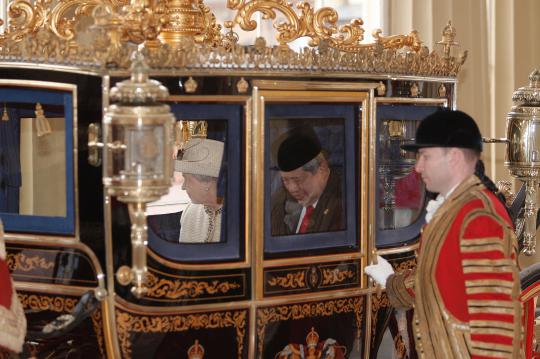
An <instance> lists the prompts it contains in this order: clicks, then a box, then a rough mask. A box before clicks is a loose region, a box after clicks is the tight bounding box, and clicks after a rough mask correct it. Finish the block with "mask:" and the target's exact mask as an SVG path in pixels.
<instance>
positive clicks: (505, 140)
mask: <svg viewBox="0 0 540 359" xmlns="http://www.w3.org/2000/svg"><path fill="white" fill-rule="evenodd" d="M482 142H484V143H510V140H508V138H487V137H482Z"/></svg>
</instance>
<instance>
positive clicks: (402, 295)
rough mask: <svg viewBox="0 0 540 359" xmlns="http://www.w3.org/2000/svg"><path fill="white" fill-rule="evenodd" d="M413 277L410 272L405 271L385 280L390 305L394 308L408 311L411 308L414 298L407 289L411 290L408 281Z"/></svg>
mask: <svg viewBox="0 0 540 359" xmlns="http://www.w3.org/2000/svg"><path fill="white" fill-rule="evenodd" d="M411 277H414V275H413V271H412V270H405V271H403V272H399V273H396V274H393V275H391V276H390V277H388V279H387V280H386V291H387V294H388V299H389V300H390V305H391V306H392V307H394V308H400V309H402V308H403V309H409V308H412V307H413V304H414V297H413V296H411V294H410V293H409V291H408V290H407V289H409V288H411V285H410V282H411V281H410V280H408V279H410V278H411Z"/></svg>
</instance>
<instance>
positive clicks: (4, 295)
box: [0, 221, 26, 358]
mask: <svg viewBox="0 0 540 359" xmlns="http://www.w3.org/2000/svg"><path fill="white" fill-rule="evenodd" d="M25 335H26V318H25V316H24V312H23V309H22V306H21V303H20V302H19V298H17V293H16V292H15V288H14V287H13V281H12V280H11V275H10V273H9V270H8V266H7V263H6V249H5V245H4V230H3V226H2V221H0V358H9V357H11V356H10V355H11V354H10V353H19V352H21V351H22V346H23V343H24V337H25Z"/></svg>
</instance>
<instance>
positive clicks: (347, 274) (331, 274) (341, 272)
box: [322, 268, 355, 285]
mask: <svg viewBox="0 0 540 359" xmlns="http://www.w3.org/2000/svg"><path fill="white" fill-rule="evenodd" d="M322 277H323V279H322V284H323V285H333V284H338V283H341V282H343V281H345V280H347V279H352V278H354V277H355V273H354V272H353V271H352V270H350V269H339V268H322Z"/></svg>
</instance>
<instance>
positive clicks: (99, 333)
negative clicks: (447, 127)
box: [91, 309, 106, 357]
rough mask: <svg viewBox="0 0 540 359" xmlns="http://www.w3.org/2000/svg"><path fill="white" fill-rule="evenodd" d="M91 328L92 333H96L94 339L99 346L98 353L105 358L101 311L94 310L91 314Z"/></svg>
mask: <svg viewBox="0 0 540 359" xmlns="http://www.w3.org/2000/svg"><path fill="white" fill-rule="evenodd" d="M91 318H92V327H93V328H94V333H96V339H97V342H98V346H99V352H100V353H101V356H102V357H105V356H106V354H105V339H104V337H103V315H102V314H101V310H99V309H98V310H95V311H94V312H93V313H92V316H91Z"/></svg>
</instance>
